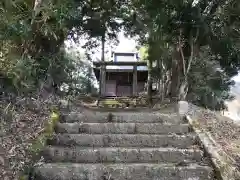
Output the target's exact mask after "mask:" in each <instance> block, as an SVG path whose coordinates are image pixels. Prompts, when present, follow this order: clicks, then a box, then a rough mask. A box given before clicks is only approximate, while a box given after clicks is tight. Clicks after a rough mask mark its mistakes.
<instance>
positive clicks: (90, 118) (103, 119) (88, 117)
mask: <svg viewBox="0 0 240 180" xmlns="http://www.w3.org/2000/svg"><path fill="white" fill-rule="evenodd" d="M61 122H88V123H108V122H111V123H112V122H120V123H171V124H180V123H183V122H185V120H184V119H182V118H180V117H179V116H178V115H176V114H161V113H154V112H152V113H146V112H144V113H141V112H135V113H134V112H118V113H104V112H97V113H91V114H83V113H71V114H69V115H64V116H63V118H62V119H61Z"/></svg>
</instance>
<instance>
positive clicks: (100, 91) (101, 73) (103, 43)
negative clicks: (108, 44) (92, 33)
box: [99, 33, 105, 96]
mask: <svg viewBox="0 0 240 180" xmlns="http://www.w3.org/2000/svg"><path fill="white" fill-rule="evenodd" d="M101 45H102V47H101V48H102V52H101V53H102V55H101V61H102V62H104V61H105V33H104V34H103V35H102V39H101ZM102 76H103V67H102V66H101V68H100V79H99V94H100V96H101V95H102V90H101V89H102V81H101V80H102Z"/></svg>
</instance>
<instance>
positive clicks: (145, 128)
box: [55, 123, 190, 134]
mask: <svg viewBox="0 0 240 180" xmlns="http://www.w3.org/2000/svg"><path fill="white" fill-rule="evenodd" d="M55 131H56V132H57V133H70V134H77V133H89V134H108V133H111V134H135V133H136V134H137V133H139V134H171V133H175V134H185V133H188V132H189V131H190V128H189V125H188V124H178V125H177V124H162V123H58V124H57V126H56V129H55Z"/></svg>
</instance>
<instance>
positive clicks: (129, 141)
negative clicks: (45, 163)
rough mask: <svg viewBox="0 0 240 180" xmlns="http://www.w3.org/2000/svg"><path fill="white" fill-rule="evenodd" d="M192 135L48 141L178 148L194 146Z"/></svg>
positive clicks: (88, 136) (73, 137)
mask: <svg viewBox="0 0 240 180" xmlns="http://www.w3.org/2000/svg"><path fill="white" fill-rule="evenodd" d="M196 142H197V140H196V138H195V136H193V134H188V135H146V134H57V135H55V136H54V137H53V138H52V139H51V140H49V141H48V144H50V145H60V146H85V147H86V146H90V147H178V148H188V147H190V146H192V145H194V144H196Z"/></svg>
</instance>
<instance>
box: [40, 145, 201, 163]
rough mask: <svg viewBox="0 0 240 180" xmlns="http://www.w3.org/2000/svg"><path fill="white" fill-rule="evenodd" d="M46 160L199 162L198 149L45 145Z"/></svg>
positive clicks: (199, 152)
mask: <svg viewBox="0 0 240 180" xmlns="http://www.w3.org/2000/svg"><path fill="white" fill-rule="evenodd" d="M42 155H43V157H44V159H45V160H46V161H47V162H73V163H192V162H200V161H201V159H202V157H203V152H202V151H201V150H199V149H196V150H193V149H175V148H141V149H139V148H81V147H74V148H64V147H46V149H45V150H44V151H43V154H42Z"/></svg>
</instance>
